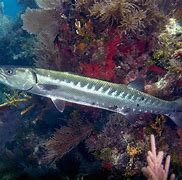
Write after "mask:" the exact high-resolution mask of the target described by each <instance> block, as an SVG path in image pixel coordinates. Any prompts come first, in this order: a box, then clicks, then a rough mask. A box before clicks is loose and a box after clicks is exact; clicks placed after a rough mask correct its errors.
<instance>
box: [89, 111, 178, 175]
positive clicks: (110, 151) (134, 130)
mask: <svg viewBox="0 0 182 180" xmlns="http://www.w3.org/2000/svg"><path fill="white" fill-rule="evenodd" d="M146 117H147V115H145V116H143V117H142V116H141V117H140V118H139V120H138V121H137V122H136V123H134V124H130V123H129V122H128V120H126V119H125V118H124V117H122V116H121V115H118V114H113V115H110V116H109V117H108V120H109V121H108V122H107V124H106V127H105V128H104V130H103V131H102V132H101V133H100V134H96V135H92V136H91V137H90V138H89V139H88V140H87V141H86V143H87V147H88V149H89V151H91V152H92V153H93V155H94V156H95V157H97V158H100V159H101V160H102V161H103V168H105V167H106V168H107V169H108V166H106V164H107V165H108V163H110V168H109V169H110V170H113V171H114V169H117V170H119V172H120V173H121V174H125V176H126V177H128V176H133V175H134V174H137V173H139V172H140V170H141V168H142V167H143V166H144V165H145V159H144V158H145V153H146V151H147V149H148V146H149V144H148V143H147V142H148V140H149V139H148V134H150V133H155V134H156V137H157V138H158V139H159V142H158V143H157V146H158V147H160V149H162V150H164V151H165V152H167V153H169V154H172V152H173V153H175V154H178V153H179V152H180V151H181V150H180V149H181V148H177V146H178V145H177V144H178V143H179V140H178V138H177V137H176V138H175V140H174V139H173V140H170V138H169V136H171V135H172V134H173V135H172V136H173V137H175V131H176V130H174V129H173V132H172V131H171V130H172V128H171V127H169V126H166V125H164V121H163V122H159V121H161V120H162V119H160V118H156V119H155V120H154V121H152V117H151V119H149V118H148V119H147V121H148V122H150V120H151V123H149V124H150V127H146V123H147V122H146ZM169 129H170V130H169ZM168 133H170V134H169V135H167V134H168ZM171 133H172V134H171ZM172 162H173V163H174V159H172Z"/></svg>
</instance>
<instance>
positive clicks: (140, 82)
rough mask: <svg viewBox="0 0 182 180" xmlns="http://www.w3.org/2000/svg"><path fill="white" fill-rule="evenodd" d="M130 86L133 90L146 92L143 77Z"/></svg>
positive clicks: (132, 82)
mask: <svg viewBox="0 0 182 180" xmlns="http://www.w3.org/2000/svg"><path fill="white" fill-rule="evenodd" d="M128 86H130V87H132V88H133V89H137V90H139V91H142V92H144V79H143V78H142V77H138V78H137V79H135V80H134V81H131V82H130V83H129V84H128Z"/></svg>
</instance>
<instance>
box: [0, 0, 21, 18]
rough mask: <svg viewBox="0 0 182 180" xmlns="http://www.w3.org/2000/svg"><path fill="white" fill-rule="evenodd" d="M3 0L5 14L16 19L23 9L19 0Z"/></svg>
mask: <svg viewBox="0 0 182 180" xmlns="http://www.w3.org/2000/svg"><path fill="white" fill-rule="evenodd" d="M1 2H3V4H4V9H3V11H4V15H5V16H8V17H9V18H10V19H11V20H16V19H17V17H18V15H19V14H20V13H21V11H22V7H21V5H20V4H19V3H18V0H13V1H10V0H1Z"/></svg>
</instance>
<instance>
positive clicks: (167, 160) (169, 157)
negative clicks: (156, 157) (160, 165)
mask: <svg viewBox="0 0 182 180" xmlns="http://www.w3.org/2000/svg"><path fill="white" fill-rule="evenodd" d="M170 161H171V156H167V158H166V163H165V172H166V174H168V172H169V166H170Z"/></svg>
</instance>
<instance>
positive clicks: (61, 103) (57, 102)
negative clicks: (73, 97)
mask: <svg viewBox="0 0 182 180" xmlns="http://www.w3.org/2000/svg"><path fill="white" fill-rule="evenodd" d="M51 100H52V102H53V103H54V106H55V107H56V109H57V110H58V111H59V112H63V111H64V108H65V102H64V101H63V100H60V99H51Z"/></svg>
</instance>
